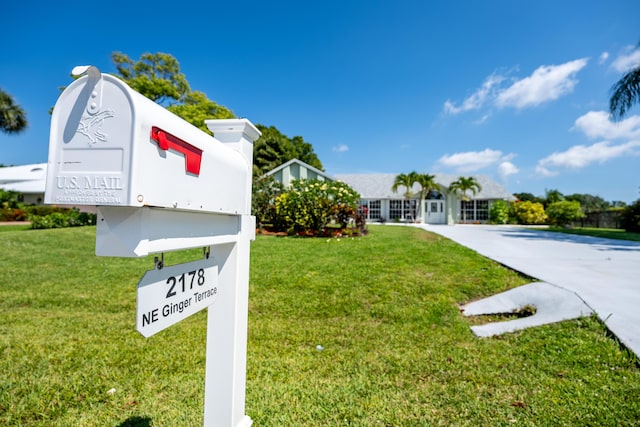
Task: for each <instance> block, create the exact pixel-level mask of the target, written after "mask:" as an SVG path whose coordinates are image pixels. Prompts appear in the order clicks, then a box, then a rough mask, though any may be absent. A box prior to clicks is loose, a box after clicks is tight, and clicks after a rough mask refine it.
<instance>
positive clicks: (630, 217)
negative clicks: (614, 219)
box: [620, 199, 640, 233]
mask: <svg viewBox="0 0 640 427" xmlns="http://www.w3.org/2000/svg"><path fill="white" fill-rule="evenodd" d="M620 226H621V227H622V228H624V229H625V231H631V232H634V233H640V199H638V200H636V201H635V202H633V203H632V204H630V205H629V206H626V207H625V208H623V209H622V212H621V213H620Z"/></svg>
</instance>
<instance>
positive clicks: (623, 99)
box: [609, 44, 640, 121]
mask: <svg viewBox="0 0 640 427" xmlns="http://www.w3.org/2000/svg"><path fill="white" fill-rule="evenodd" d="M638 46H639V47H640V44H639V45H638ZM639 101H640V65H637V66H636V67H635V68H633V69H631V70H629V71H627V72H626V73H625V74H624V75H623V76H622V77H621V78H620V80H618V81H617V82H616V83H615V84H614V85H613V86H612V87H611V98H610V99H609V113H610V114H611V117H612V119H613V120H614V121H618V120H621V119H622V118H623V117H624V116H625V115H626V114H627V112H628V111H629V109H630V108H631V107H632V106H633V105H634V104H637V103H638V102H639Z"/></svg>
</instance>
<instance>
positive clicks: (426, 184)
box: [412, 172, 440, 216]
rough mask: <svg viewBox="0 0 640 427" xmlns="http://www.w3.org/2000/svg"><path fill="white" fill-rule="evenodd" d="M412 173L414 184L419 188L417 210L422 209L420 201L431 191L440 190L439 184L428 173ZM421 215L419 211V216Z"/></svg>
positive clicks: (434, 177)
mask: <svg viewBox="0 0 640 427" xmlns="http://www.w3.org/2000/svg"><path fill="white" fill-rule="evenodd" d="M412 173H414V174H415V175H414V177H415V183H416V184H418V185H419V186H420V196H419V198H418V209H421V207H422V201H423V200H424V199H425V198H426V197H427V194H428V193H429V191H431V190H440V184H438V183H437V182H436V176H435V175H430V174H428V173H415V172H412ZM422 214H423V213H422V212H421V211H419V216H421V215H422Z"/></svg>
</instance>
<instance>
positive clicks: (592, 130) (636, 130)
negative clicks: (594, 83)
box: [573, 111, 640, 140]
mask: <svg viewBox="0 0 640 427" xmlns="http://www.w3.org/2000/svg"><path fill="white" fill-rule="evenodd" d="M573 129H577V130H579V131H581V132H582V133H584V134H585V135H586V136H587V137H588V138H591V139H596V138H602V139H607V140H611V139H627V140H629V139H636V138H640V116H635V115H634V116H630V117H628V118H626V119H624V120H622V121H620V122H615V123H614V122H612V121H611V120H610V118H609V113H607V112H606V111H589V112H588V113H586V114H584V115H582V116H580V117H578V118H577V119H576V121H575V126H574V128H573Z"/></svg>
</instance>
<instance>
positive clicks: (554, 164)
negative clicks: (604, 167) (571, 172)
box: [536, 141, 640, 176]
mask: <svg viewBox="0 0 640 427" xmlns="http://www.w3.org/2000/svg"><path fill="white" fill-rule="evenodd" d="M639 149H640V141H629V142H626V143H624V144H618V145H614V144H612V143H611V142H609V141H602V142H597V143H595V144H592V145H574V146H573V147H571V148H569V149H568V150H566V151H562V152H556V153H553V154H551V155H549V156H547V157H545V158H544V159H542V160H540V161H539V162H538V165H537V167H536V172H538V173H539V174H541V175H543V176H552V175H556V174H557V171H554V170H552V169H551V168H569V169H581V168H583V167H585V166H589V165H590V164H592V163H604V162H606V161H608V160H611V159H614V158H616V157H621V156H625V155H632V156H637V155H639V154H640V150H639Z"/></svg>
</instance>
